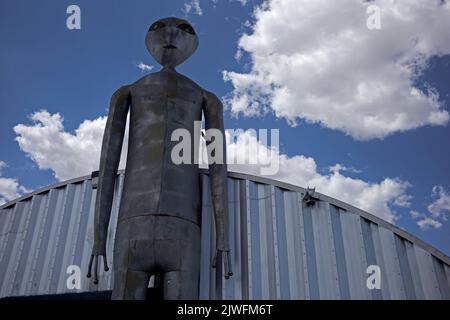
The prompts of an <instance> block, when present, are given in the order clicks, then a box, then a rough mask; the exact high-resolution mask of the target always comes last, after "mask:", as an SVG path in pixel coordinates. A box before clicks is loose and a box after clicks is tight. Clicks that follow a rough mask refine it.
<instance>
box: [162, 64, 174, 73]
mask: <svg viewBox="0 0 450 320" xmlns="http://www.w3.org/2000/svg"><path fill="white" fill-rule="evenodd" d="M161 71H175V72H176V71H177V70H175V67H174V66H170V65H164V66H162V68H161Z"/></svg>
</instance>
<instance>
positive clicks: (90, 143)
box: [14, 110, 409, 222]
mask: <svg viewBox="0 0 450 320" xmlns="http://www.w3.org/2000/svg"><path fill="white" fill-rule="evenodd" d="M31 120H32V123H31V124H28V125H26V124H19V125H17V126H15V127H14V130H15V132H16V134H17V137H16V140H17V142H18V143H19V146H20V148H21V149H22V150H23V151H24V152H25V153H26V154H27V155H28V156H29V157H30V158H31V159H32V160H33V161H34V162H35V163H36V164H37V165H38V167H39V168H41V169H45V170H46V169H48V170H52V171H53V173H54V175H55V177H56V178H57V179H59V180H65V179H70V178H75V177H78V176H82V175H86V174H89V173H90V172H91V171H93V170H98V162H99V159H100V148H101V143H102V136H103V130H104V126H105V123H106V118H105V117H99V118H97V119H95V120H85V121H83V122H82V123H81V124H80V125H79V127H78V128H77V129H76V130H75V131H74V132H73V133H71V132H67V131H66V130H65V129H64V126H63V119H62V117H61V115H60V114H58V113H56V114H50V113H49V112H47V111H45V110H44V111H39V112H35V113H33V114H32V115H31ZM227 135H228V138H227V141H228V146H227V159H228V160H227V162H228V163H230V164H229V170H231V171H237V172H243V173H248V174H255V175H260V174H261V167H262V166H263V167H267V166H268V165H269V164H271V163H274V162H277V161H278V164H279V170H278V172H276V173H275V174H274V175H272V176H270V178H272V179H277V180H281V181H285V182H288V183H292V184H295V185H299V186H303V187H306V186H310V187H316V190H317V191H318V192H321V193H324V194H326V195H329V196H331V197H334V198H336V199H339V200H341V201H344V202H347V203H350V204H352V205H355V206H356V207H359V208H361V209H364V210H366V211H368V212H370V213H372V214H374V215H377V216H379V217H380V218H382V219H385V220H387V221H390V222H395V220H396V214H395V210H393V208H394V209H395V207H402V206H407V205H408V204H409V203H408V200H409V196H408V195H407V194H406V191H407V188H408V187H409V184H408V183H407V182H405V181H401V180H400V179H397V178H385V179H383V180H382V181H379V182H368V181H364V180H361V179H354V178H351V177H348V176H346V175H344V174H343V173H341V170H343V168H344V167H345V166H342V165H339V166H338V165H337V166H334V167H333V170H332V171H330V173H329V174H321V173H320V172H319V170H318V166H317V163H316V161H315V160H314V159H313V158H311V157H305V156H303V155H295V156H288V155H286V154H280V153H279V152H278V151H274V150H272V152H269V149H268V147H267V146H265V145H264V144H263V143H262V142H261V141H260V140H258V139H257V138H256V136H255V135H254V134H252V133H251V132H250V131H246V132H242V133H239V134H236V135H235V139H233V141H230V140H232V139H230V135H229V134H228V132H227ZM127 142H128V139H127V137H126V138H125V141H124V150H123V151H122V159H121V165H120V167H121V168H123V167H124V166H125V157H126V148H127Z"/></svg>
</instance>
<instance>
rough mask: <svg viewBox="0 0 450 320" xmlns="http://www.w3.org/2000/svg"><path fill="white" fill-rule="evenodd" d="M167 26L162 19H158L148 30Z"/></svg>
mask: <svg viewBox="0 0 450 320" xmlns="http://www.w3.org/2000/svg"><path fill="white" fill-rule="evenodd" d="M165 26H166V25H165V24H164V23H163V22H161V21H156V22H155V23H154V24H152V25H151V26H150V29H148V31H155V30H158V29H161V28H164V27H165Z"/></svg>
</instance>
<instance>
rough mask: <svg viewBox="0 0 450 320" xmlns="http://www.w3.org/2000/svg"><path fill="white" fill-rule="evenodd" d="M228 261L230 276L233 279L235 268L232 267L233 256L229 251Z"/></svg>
mask: <svg viewBox="0 0 450 320" xmlns="http://www.w3.org/2000/svg"><path fill="white" fill-rule="evenodd" d="M227 261H228V276H229V277H231V276H232V275H233V268H232V265H231V254H230V251H227Z"/></svg>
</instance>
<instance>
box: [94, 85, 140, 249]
mask: <svg viewBox="0 0 450 320" xmlns="http://www.w3.org/2000/svg"><path fill="white" fill-rule="evenodd" d="M130 101H131V97H130V90H129V87H128V86H123V87H121V88H119V89H118V90H117V91H116V92H115V93H114V94H113V96H112V97H111V103H110V107H109V114H108V119H107V121H106V127H105V132H104V134H103V142H102V151H101V155H100V172H99V178H98V188H97V198H96V202H95V220H94V247H93V252H92V253H93V255H103V256H104V255H105V254H106V239H107V233H108V225H109V220H110V216H111V207H112V201H113V196H114V183H115V181H116V175H117V169H118V167H119V162H120V153H121V151H122V143H123V137H124V134H125V125H126V121H127V114H128V108H129V105H130Z"/></svg>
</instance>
